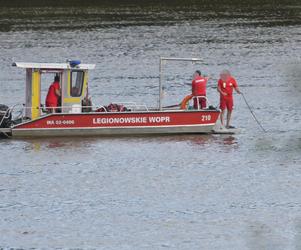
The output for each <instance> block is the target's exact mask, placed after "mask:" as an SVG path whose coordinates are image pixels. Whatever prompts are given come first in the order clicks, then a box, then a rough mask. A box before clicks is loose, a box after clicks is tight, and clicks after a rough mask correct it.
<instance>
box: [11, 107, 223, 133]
mask: <svg viewBox="0 0 301 250" xmlns="http://www.w3.org/2000/svg"><path fill="white" fill-rule="evenodd" d="M219 114H220V112H219V111H216V110H199V111H183V110H179V111H157V112H151V111H148V112H118V113H117V112H116V113H81V114H50V115H46V116H43V117H41V118H39V119H36V120H33V121H29V122H24V123H21V124H18V125H16V126H15V127H13V128H12V135H13V137H36V136H92V135H134V134H181V133H210V132H211V131H212V129H213V126H214V125H215V123H216V121H217V119H218V117H219Z"/></svg>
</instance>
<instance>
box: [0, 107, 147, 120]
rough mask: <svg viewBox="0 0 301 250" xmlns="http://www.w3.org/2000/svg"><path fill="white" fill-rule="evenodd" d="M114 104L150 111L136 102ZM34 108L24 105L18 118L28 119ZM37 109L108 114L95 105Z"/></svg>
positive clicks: (42, 110) (50, 111)
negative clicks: (28, 112)
mask: <svg viewBox="0 0 301 250" xmlns="http://www.w3.org/2000/svg"><path fill="white" fill-rule="evenodd" d="M114 104H119V105H124V106H126V107H127V108H128V109H129V110H131V111H133V110H135V111H136V110H146V111H149V109H148V107H147V106H146V104H137V103H135V102H117V103H114ZM16 106H18V105H15V106H13V107H12V108H11V109H10V110H11V112H12V111H13V110H14V109H15V107H16ZM32 108H33V107H30V106H29V107H26V106H24V104H23V105H22V108H21V111H19V112H20V115H19V116H20V117H18V118H22V119H23V118H25V119H28V118H26V113H27V112H26V110H31V109H32ZM35 108H36V109H39V110H40V111H41V112H42V113H45V114H50V113H52V111H56V110H63V111H64V113H66V111H67V113H73V114H76V113H89V112H99V113H107V112H108V111H107V108H106V107H105V106H103V105H93V106H76V107H74V106H57V107H46V106H43V105H41V106H40V107H35ZM83 109H90V111H87V112H82V110H83ZM100 109H101V110H102V111H97V110H100ZM53 113H60V112H53ZM0 124H1V123H0Z"/></svg>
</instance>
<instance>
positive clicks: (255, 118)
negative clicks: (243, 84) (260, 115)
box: [241, 93, 267, 133]
mask: <svg viewBox="0 0 301 250" xmlns="http://www.w3.org/2000/svg"><path fill="white" fill-rule="evenodd" d="M241 95H242V97H243V99H244V101H245V103H246V105H247V107H248V109H249V110H250V112H251V114H252V116H253V118H254V120H255V121H256V122H257V124H258V125H259V127H260V128H261V129H262V131H263V132H264V133H266V132H267V131H266V130H265V129H264V127H263V126H262V124H261V123H260V122H259V120H258V119H257V117H256V115H255V113H254V112H253V110H252V108H251V107H250V105H249V103H248V101H247V99H246V97H245V95H244V94H243V93H241Z"/></svg>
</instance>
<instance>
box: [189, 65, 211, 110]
mask: <svg viewBox="0 0 301 250" xmlns="http://www.w3.org/2000/svg"><path fill="white" fill-rule="evenodd" d="M208 79H209V78H208V77H203V76H202V73H201V71H199V70H197V71H196V72H195V73H194V75H193V81H192V95H193V107H194V108H195V109H199V108H201V109H204V108H206V105H207V103H206V85H207V81H208Z"/></svg>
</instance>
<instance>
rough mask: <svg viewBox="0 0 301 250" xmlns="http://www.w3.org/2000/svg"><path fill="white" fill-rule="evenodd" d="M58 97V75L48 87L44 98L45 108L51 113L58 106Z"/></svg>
mask: <svg viewBox="0 0 301 250" xmlns="http://www.w3.org/2000/svg"><path fill="white" fill-rule="evenodd" d="M60 96H61V89H60V77H59V75H55V77H54V82H53V83H52V84H51V85H50V87H49V89H48V93H47V97H46V108H47V110H48V111H50V112H51V113H53V112H55V110H56V108H57V107H58V106H59V102H60Z"/></svg>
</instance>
